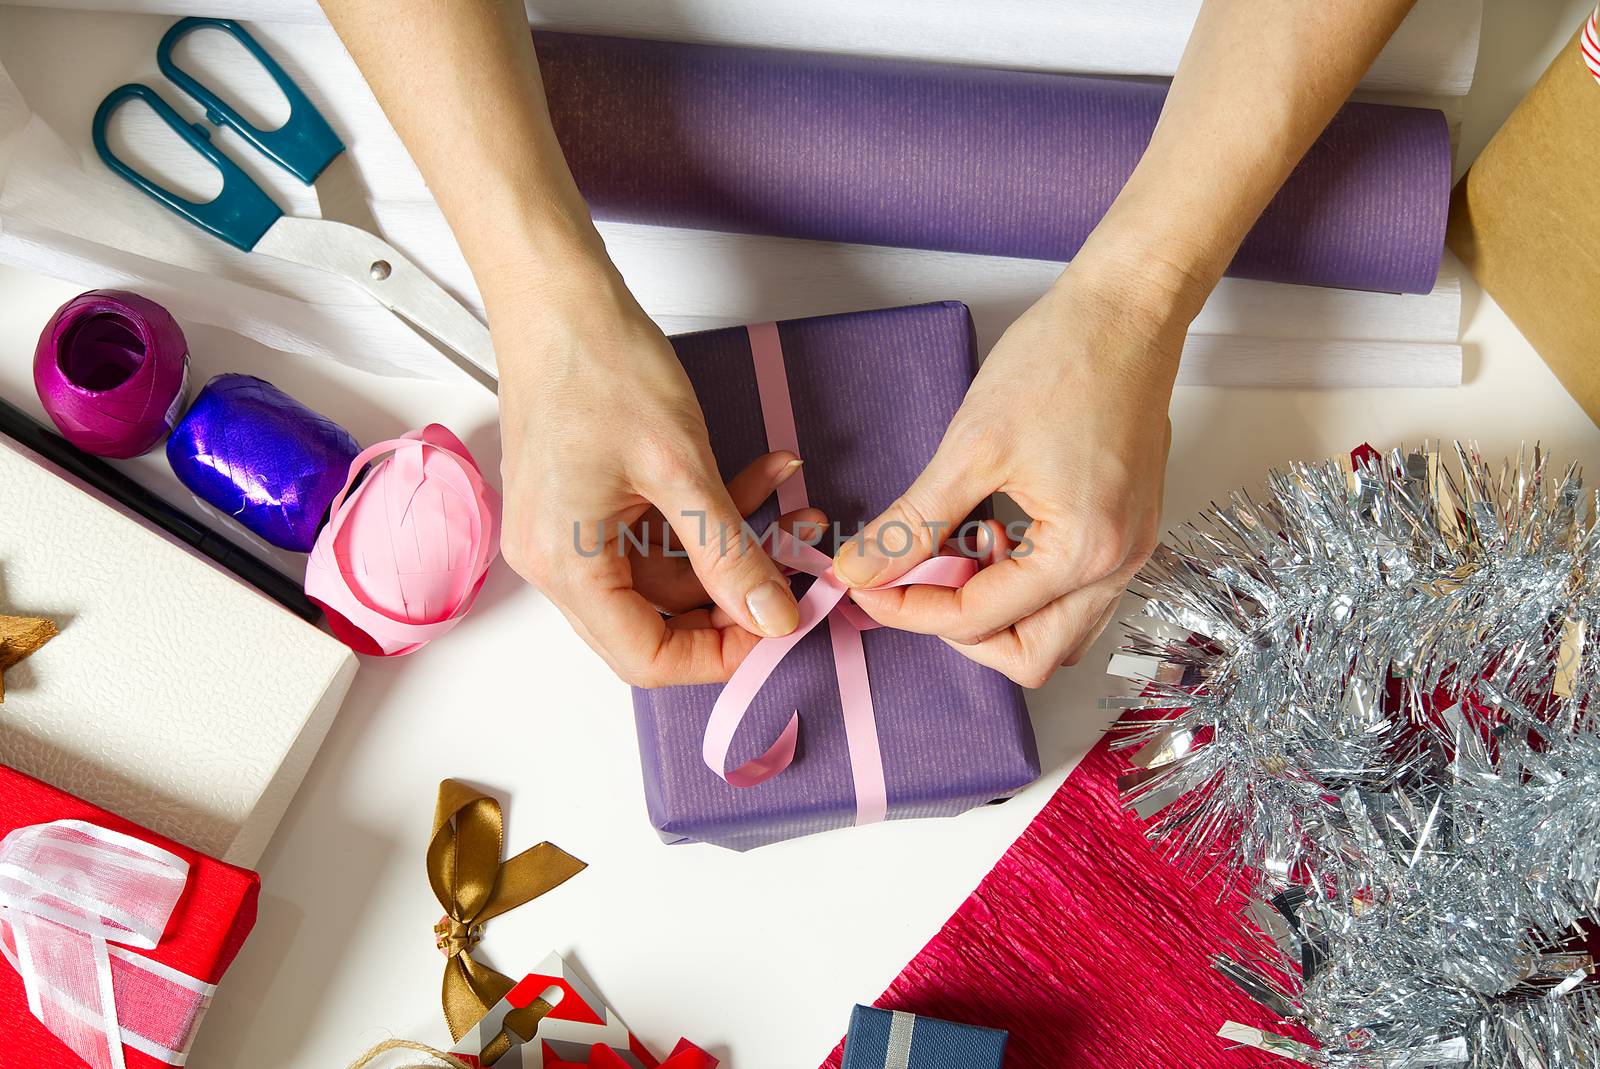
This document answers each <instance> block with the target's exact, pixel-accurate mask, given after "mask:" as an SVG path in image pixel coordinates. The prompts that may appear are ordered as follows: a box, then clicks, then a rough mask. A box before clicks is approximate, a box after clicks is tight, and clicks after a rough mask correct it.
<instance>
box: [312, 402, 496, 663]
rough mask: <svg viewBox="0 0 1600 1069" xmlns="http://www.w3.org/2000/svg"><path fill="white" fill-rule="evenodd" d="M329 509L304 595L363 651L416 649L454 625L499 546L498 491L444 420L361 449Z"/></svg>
mask: <svg viewBox="0 0 1600 1069" xmlns="http://www.w3.org/2000/svg"><path fill="white" fill-rule="evenodd" d="M385 454H388V456H386V457H385ZM380 457H384V459H382V460H379V459H378V458H380ZM374 461H377V463H376V464H375V465H374V466H373V468H372V470H371V471H370V472H369V473H368V474H367V477H366V479H365V481H363V482H362V483H361V485H360V486H359V487H357V488H356V490H355V492H354V493H351V491H350V488H351V486H352V485H353V484H354V483H355V481H356V478H357V476H359V475H360V474H361V472H362V471H363V470H364V469H365V468H366V467H367V465H369V464H372V463H373V462H374ZM329 514H330V517H331V518H330V519H329V521H328V524H327V526H325V527H324V528H323V529H322V532H321V533H320V534H319V535H318V536H317V543H316V545H315V547H313V548H312V550H311V557H310V559H309V561H307V564H306V594H307V596H309V597H310V598H311V599H312V600H313V601H315V602H317V604H319V605H321V606H322V607H323V609H324V610H326V611H327V614H328V623H329V626H330V627H332V629H333V633H334V634H335V635H337V636H338V637H339V638H340V639H341V640H342V641H344V642H345V643H346V644H348V645H349V646H351V647H352V648H354V649H355V650H356V651H357V652H360V653H375V654H382V655H384V656H398V655H401V654H407V653H411V652H413V651H414V650H417V649H419V648H420V647H421V646H423V645H424V644H426V643H427V642H428V641H430V640H431V639H434V638H437V637H438V636H439V635H442V634H444V633H445V632H446V631H448V630H450V629H451V628H452V627H454V626H455V625H456V623H457V622H459V621H460V619H461V617H462V616H464V615H466V612H467V610H468V609H470V608H471V607H472V603H473V602H474V601H475V600H476V599H477V597H478V591H479V590H480V589H481V588H482V587H483V580H484V576H485V575H486V574H487V573H488V570H489V564H490V562H492V561H493V560H494V558H495V556H496V555H497V554H498V553H499V552H500V495H499V494H498V493H496V492H495V491H494V489H493V488H492V487H490V486H489V485H488V484H487V483H485V482H484V480H483V475H482V473H481V472H480V471H479V470H478V465H477V462H476V461H474V460H473V459H472V454H471V453H469V452H468V451H467V447H466V446H464V445H462V444H461V441H460V439H458V438H457V437H456V436H455V435H453V434H451V433H450V431H449V430H447V429H446V428H444V427H441V426H440V425H439V424H437V423H430V424H429V425H428V426H426V427H424V428H422V429H421V430H420V431H412V432H411V433H409V434H407V435H405V436H404V437H403V438H397V439H393V440H391V441H387V442H380V443H378V444H377V445H374V446H372V447H370V448H368V449H366V450H364V451H363V452H362V453H361V454H360V455H359V456H357V457H356V458H355V460H354V461H352V462H351V464H350V475H349V478H348V479H347V480H346V482H345V486H344V489H343V490H341V491H340V492H339V495H338V496H337V497H335V498H334V500H333V505H332V507H331V508H330V510H329Z"/></svg>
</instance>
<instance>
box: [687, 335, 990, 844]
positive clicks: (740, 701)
mask: <svg viewBox="0 0 1600 1069" xmlns="http://www.w3.org/2000/svg"><path fill="white" fill-rule="evenodd" d="M747 329H748V330H749V333H750V353H751V357H752V358H753V359H754V361H755V369H756V388H757V391H758V392H759V393H760V395H761V414H762V418H763V420H764V421H765V423H766V430H767V444H768V447H769V448H771V449H774V450H777V449H788V450H791V451H793V452H795V453H796V454H797V455H798V454H799V435H798V433H797V431H796V429H795V424H794V409H793V407H792V406H791V405H790V402H789V384H788V376H787V374H786V372H785V369H784V364H783V349H782V346H781V345H780V343H779V340H778V328H777V325H776V324H773V323H762V324H756V325H753V326H751V327H748V328H747ZM801 478H802V476H801V475H800V473H798V472H797V473H795V475H794V476H793V477H792V478H791V479H790V480H789V481H788V482H787V483H785V484H784V485H783V486H780V487H779V488H778V503H779V507H780V508H781V509H782V510H783V511H784V512H785V513H789V512H793V511H795V510H796V509H801V508H805V507H807V505H808V499H807V497H806V493H805V484H804V482H802V481H801ZM797 485H798V490H796V489H795V487H796V486H797ZM786 491H787V493H786ZM763 545H764V546H765V547H766V549H767V550H768V552H769V553H770V554H771V555H772V559H773V560H774V561H776V562H777V563H778V564H779V565H781V566H783V567H784V568H786V569H787V570H789V571H790V572H791V573H793V572H805V573H807V574H809V575H813V576H816V582H814V583H812V584H811V589H810V590H808V591H806V593H805V596H804V597H802V598H801V599H800V625H799V626H798V627H796V628H795V629H794V631H793V632H792V633H790V634H788V635H785V636H783V637H782V638H765V639H762V640H761V641H760V642H759V643H757V644H756V648H755V649H754V650H752V651H751V652H750V655H749V656H748V657H746V658H745V659H744V663H743V664H741V665H740V666H739V668H738V669H737V670H736V671H735V672H734V673H733V677H732V678H731V679H729V680H728V683H727V686H725V687H723V688H722V693H721V694H720V695H718V697H717V700H716V703H715V704H714V705H713V706H712V707H711V718H710V719H709V720H708V721H707V722H706V731H705V739H704V743H703V746H702V749H701V756H702V757H703V758H704V759H705V762H706V765H707V766H708V767H710V769H711V771H713V772H715V773H716V774H717V775H718V776H720V777H722V779H723V780H725V781H726V782H727V783H728V784H730V785H731V786H734V787H754V786H756V785H757V784H759V783H765V782H766V781H767V780H769V779H771V778H772V777H774V776H776V775H778V773H780V772H782V771H783V770H784V769H786V768H788V767H789V765H790V764H792V763H793V762H794V757H795V748H796V745H797V743H798V742H799V738H800V713H799V711H798V710H796V711H795V713H794V714H793V715H791V716H790V717H789V722H788V723H787V724H786V725H785V726H784V729H783V731H782V733H781V734H780V735H779V736H778V739H777V741H776V742H774V743H773V744H772V745H771V746H770V747H768V749H767V750H766V752H765V753H763V754H761V756H759V757H756V758H754V759H752V760H750V761H747V762H745V763H744V764H742V765H740V766H739V767H738V768H734V769H729V768H728V767H727V764H728V752H729V750H730V749H732V747H733V737H734V735H735V734H736V733H737V732H738V730H739V725H740V724H742V723H743V722H744V718H745V716H746V715H747V714H748V713H749V711H750V705H751V703H752V702H754V701H755V697H756V695H757V694H759V693H760V692H761V688H762V687H763V686H764V685H765V684H766V682H767V679H768V678H769V677H770V676H771V675H772V672H773V670H774V669H776V668H777V667H778V665H779V664H781V663H782V662H783V659H784V658H785V657H787V656H788V655H789V651H790V650H792V649H794V648H795V646H797V645H799V643H800V641H801V640H802V639H803V638H805V637H806V636H807V635H808V634H810V633H811V632H812V631H813V630H814V629H815V628H816V627H817V626H818V625H819V624H821V623H822V622H823V621H824V620H826V621H828V633H829V635H830V637H831V638H832V640H833V668H834V674H835V677H836V678H837V680H838V684H839V703H840V707H841V708H842V710H843V713H844V728H845V742H846V746H847V748H848V749H849V753H850V771H851V775H852V777H853V779H854V781H855V791H856V823H857V824H873V823H876V822H877V821H880V820H883V819H884V818H885V817H887V816H888V811H889V792H888V784H887V782H886V781H885V779H884V773H883V754H882V752H881V750H880V748H879V746H878V723H877V714H876V713H875V711H874V710H873V706H872V687H871V685H870V682H869V680H868V677H867V655H866V650H865V648H864V647H863V645H862V642H861V632H863V631H868V630H871V629H872V628H875V627H878V626H880V625H879V624H878V622H877V621H876V620H874V619H872V617H870V616H868V615H867V614H866V613H865V612H863V611H862V610H861V608H860V607H859V606H858V605H856V604H855V603H854V602H852V601H851V600H850V588H849V587H847V586H845V585H844V583H843V582H842V581H841V580H840V579H839V577H838V576H837V575H835V574H834V571H833V561H832V560H831V559H829V558H828V557H827V556H826V555H825V554H823V553H821V552H820V551H818V550H817V549H816V548H815V547H813V546H809V545H807V544H805V543H804V542H802V541H800V540H799V539H797V538H795V537H794V536H793V535H791V534H789V533H788V532H787V531H780V530H777V529H774V530H773V531H771V532H770V533H769V534H768V536H767V537H766V538H765V539H763ZM977 570H978V564H977V562H976V561H974V560H971V559H970V558H967V557H956V556H944V557H934V558H933V559H931V560H926V561H923V562H922V563H921V564H919V565H917V566H916V567H914V568H912V569H911V570H910V571H908V572H906V574H904V575H902V576H901V577H900V578H898V579H896V580H894V581H893V582H890V583H886V584H884V586H885V587H898V586H909V585H911V584H913V583H923V584H927V585H930V586H944V587H959V586H961V585H962V584H964V583H965V582H966V581H967V580H969V579H971V578H972V577H973V575H975V574H976V573H977Z"/></svg>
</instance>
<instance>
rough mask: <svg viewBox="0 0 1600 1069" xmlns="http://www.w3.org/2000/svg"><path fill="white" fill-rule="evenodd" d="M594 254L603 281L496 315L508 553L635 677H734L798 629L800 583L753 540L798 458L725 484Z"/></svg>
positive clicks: (761, 462) (642, 324)
mask: <svg viewBox="0 0 1600 1069" xmlns="http://www.w3.org/2000/svg"><path fill="white" fill-rule="evenodd" d="M590 263H591V264H593V268H592V270H590V271H588V272H587V275H589V276H591V277H590V278H589V279H588V280H569V282H568V284H566V285H564V286H562V287H560V288H559V289H555V290H552V288H551V287H548V286H547V287H545V288H544V290H543V299H542V300H535V301H531V302H521V303H513V302H510V301H503V302H501V303H500V304H499V305H498V306H497V307H491V310H490V322H491V323H492V324H493V325H494V335H495V349H496V354H497V359H498V361H499V364H500V369H501V391H500V421H501V436H502V441H503V445H504V458H503V460H502V462H501V472H502V476H503V478H504V482H505V503H506V504H505V529H504V537H503V540H502V543H503V551H504V554H505V557H506V560H507V561H508V562H509V563H510V564H511V566H512V567H513V568H514V569H516V571H517V572H519V573H520V574H521V575H522V576H523V577H524V578H526V579H528V580H529V581H530V582H532V583H533V584H534V585H536V586H537V587H539V588H540V589H541V590H542V591H543V592H544V593H545V594H546V596H548V597H549V598H550V600H551V601H552V602H553V603H554V604H555V605H556V606H557V608H559V609H560V610H561V612H562V613H563V614H564V615H565V616H566V617H567V619H568V620H569V621H570V622H571V623H572V626H573V627H574V628H575V629H576V630H577V632H578V633H579V635H581V636H582V637H583V639H584V640H585V641H586V642H588V643H589V645H590V646H592V647H593V648H594V649H595V650H596V651H597V652H598V653H599V654H600V655H601V656H602V657H604V658H605V660H606V662H607V663H608V664H609V665H610V666H611V667H612V669H613V670H614V671H615V672H616V673H617V674H618V675H619V676H621V677H622V678H623V679H625V680H627V681H628V682H630V683H633V684H636V685H640V686H663V685H667V684H678V683H705V682H712V681H717V680H724V679H726V678H728V676H729V674H731V672H732V671H733V669H734V668H735V667H737V666H738V664H739V662H740V661H741V660H742V659H743V658H744V656H745V654H746V653H748V652H749V651H750V649H751V648H752V647H753V646H754V645H755V643H756V642H757V641H758V640H759V638H760V637H761V636H763V635H785V634H788V633H789V632H791V631H793V630H794V628H795V626H796V624H797V623H798V622H799V613H798V610H797V608H796V605H795V600H794V596H793V594H792V593H791V592H790V590H789V584H788V582H787V581H786V580H784V578H783V576H782V574H781V573H780V572H779V570H778V568H777V566H776V565H775V564H773V562H772V561H771V559H770V558H769V557H768V556H767V555H766V553H765V552H764V551H763V550H762V549H761V548H760V547H759V546H758V545H756V544H755V543H754V540H753V539H752V538H749V537H741V534H742V533H743V532H744V528H743V527H742V521H743V517H744V516H745V515H747V514H748V513H750V512H752V511H754V510H755V509H756V508H757V507H758V506H759V505H760V504H761V502H763V501H764V500H766V498H767V497H768V496H769V495H770V494H771V493H772V491H773V490H774V489H775V488H776V487H777V485H778V484H779V483H780V482H782V481H783V480H784V479H786V478H788V477H789V476H790V475H793V474H794V472H795V470H796V469H798V467H799V458H798V457H795V456H793V455H792V454H787V453H770V454H767V455H766V456H764V457H761V458H759V459H757V460H756V461H755V462H754V463H752V464H751V465H750V467H748V468H747V469H745V471H744V472H742V473H741V474H740V475H738V476H737V477H735V478H734V480H733V481H732V482H731V483H729V484H728V485H727V486H724V485H723V483H722V480H721V478H720V477H719V476H718V474H717V467H716V462H715V461H714V460H713V458H712V454H711V447H710V444H709V442H708V440H707V437H706V425H705V419H704V417H703V416H702V415H701V412H700V406H699V403H698V402H697V401H696V399H695V396H694V392H693V390H692V389H691V388H690V386H689V380H688V378H687V377H686V376H685V375H684V373H683V368H682V367H681V366H680V365H679V363H678V358H677V356H676V355H675V354H674V352H673V350H672V347H671V345H670V344H668V342H667V340H666V338H665V337H663V336H662V334H661V331H660V330H658V329H657V328H656V326H655V325H654V324H653V323H652V322H651V321H650V320H649V319H648V318H647V317H646V316H645V314H644V313H643V312H642V311H641V310H640V309H639V307H638V305H637V304H636V303H635V302H634V300H633V298H632V296H631V295H629V294H628V292H627V290H626V288H625V287H624V286H623V284H622V282H621V279H620V278H617V277H616V276H615V274H614V271H612V270H611V269H610V267H609V264H602V263H601V262H600V261H599V260H598V259H595V260H591V261H590ZM525 292H526V291H525ZM820 521H821V514H820V513H817V512H815V510H807V511H805V512H803V513H797V514H794V515H792V516H789V517H785V522H787V523H790V524H793V523H796V522H803V523H809V524H817V523H820ZM669 528H670V533H669ZM625 532H626V536H625ZM640 543H643V544H644V545H646V546H647V547H648V548H646V549H644V550H640V549H639V548H638V547H639V544H640ZM712 602H714V603H715V607H714V608H710V609H707V608H702V606H706V605H708V604H710V603H712ZM662 612H667V613H673V614H679V615H675V616H673V618H672V619H670V620H664V619H663V618H662V615H661V614H662Z"/></svg>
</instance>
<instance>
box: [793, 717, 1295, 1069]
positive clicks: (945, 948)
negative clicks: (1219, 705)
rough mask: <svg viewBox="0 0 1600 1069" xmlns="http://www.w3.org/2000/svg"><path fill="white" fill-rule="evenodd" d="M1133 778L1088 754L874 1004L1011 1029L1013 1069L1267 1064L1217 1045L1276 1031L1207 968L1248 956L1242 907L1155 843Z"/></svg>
mask: <svg viewBox="0 0 1600 1069" xmlns="http://www.w3.org/2000/svg"><path fill="white" fill-rule="evenodd" d="M1126 767H1127V762H1126V760H1125V759H1124V757H1123V756H1122V755H1121V754H1114V753H1112V752H1111V750H1110V749H1109V746H1108V744H1107V743H1106V742H1104V741H1102V742H1101V743H1100V744H1099V745H1098V746H1096V747H1095V748H1094V749H1093V750H1092V751H1090V753H1089V755H1088V756H1087V757H1085V758H1084V759H1083V763H1082V764H1080V765H1079V766H1078V768H1077V769H1076V770H1075V771H1074V772H1073V773H1072V775H1070V776H1068V777H1067V781H1066V782H1065V783H1064V784H1062V786H1061V788H1060V789H1059V790H1057V791H1056V793H1055V796H1054V797H1053V798H1051V799H1050V801H1049V803H1047V804H1046V805H1045V807H1044V809H1043V811H1041V812H1040V814H1039V816H1038V817H1037V818H1036V819H1035V820H1034V822H1033V823H1032V824H1031V825H1029V826H1028V829H1027V830H1026V831H1025V832H1023V834H1022V837H1021V838H1019V839H1018V840H1017V841H1016V842H1015V843H1014V844H1013V845H1012V846H1011V848H1010V849H1009V850H1007V851H1006V853H1005V855H1004V856H1003V857H1002V858H1001V859H1000V861H999V863H998V864H997V865H996V866H995V867H994V869H993V871H991V872H990V873H989V875H988V876H986V877H984V880H983V882H982V883H981V884H979V885H978V889H977V890H976V891H974V892H973V893H972V895H971V896H970V897H969V898H968V899H967V901H966V902H965V903H963V904H962V906H961V908H960V909H958V910H957V911H956V913H955V915H954V916H952V917H951V918H950V920H949V921H947V922H946V923H945V926H944V928H943V929H942V930H941V931H940V932H939V934H938V935H936V936H934V937H933V939H932V941H930V942H929V943H928V945H927V946H925V947H923V949H922V951H921V952H920V953H919V954H918V955H917V956H916V957H915V958H914V959H912V961H911V963H910V964H909V965H907V966H906V967H905V969H904V971H902V972H901V974H900V976H899V978H898V979H896V980H895V981H894V983H893V984H891V985H890V986H889V990H888V991H886V992H884V994H883V997H881V998H880V999H879V1000H878V1001H877V1003H876V1005H878V1006H880V1007H883V1008H886V1009H894V1010H906V1011H909V1012H911V1013H918V1014H927V1015H929V1016H932V1017H942V1018H944V1019H945V1020H950V1021H959V1022H963V1023H967V1024H975V1025H983V1026H985V1027H988V1028H1001V1029H1005V1030H1006V1031H1008V1032H1010V1033H1011V1038H1010V1042H1009V1044H1008V1045H1007V1047H1006V1060H1005V1065H1006V1069H1061V1067H1062V1066H1072V1067H1073V1069H1130V1067H1133V1066H1137V1067H1138V1069H1168V1067H1170V1069H1245V1067H1252V1069H1253V1067H1257V1066H1259V1065H1261V1060H1262V1058H1263V1055H1262V1054H1261V1052H1260V1051H1248V1050H1230V1049H1228V1044H1227V1043H1226V1042H1224V1041H1223V1040H1220V1039H1218V1038H1217V1037H1216V1033H1217V1029H1218V1028H1219V1027H1221V1026H1222V1024H1223V1023H1224V1022H1226V1021H1230V1020H1231V1021H1238V1022H1241V1023H1244V1024H1251V1025H1256V1026H1258V1027H1268V1026H1270V1025H1272V1024H1274V1023H1275V1022H1274V1021H1273V1019H1272V1017H1271V1015H1270V1014H1268V1013H1267V1012H1266V1011H1265V1010H1263V1009H1262V1008H1261V1007H1260V1006H1258V1005H1256V1004H1255V1003H1254V1002H1252V1001H1250V1000H1249V999H1248V998H1246V997H1245V996H1244V995H1243V994H1242V993H1240V992H1239V991H1238V990H1237V989H1236V988H1234V987H1233V986H1232V985H1231V984H1230V983H1228V981H1226V980H1225V979H1223V978H1222V977H1221V976H1219V975H1217V974H1216V973H1215V972H1213V971H1212V970H1211V968H1210V958H1211V955H1212V954H1214V953H1216V952H1218V951H1223V950H1230V949H1233V950H1235V951H1237V947H1238V945H1239V943H1240V941H1241V935H1242V932H1243V931H1244V928H1243V922H1242V920H1241V917H1240V912H1241V910H1242V909H1243V906H1244V900H1243V898H1242V896H1241V895H1240V894H1239V893H1238V892H1237V889H1235V888H1232V887H1229V886H1228V885H1226V884H1225V883H1224V882H1223V880H1222V879H1221V878H1220V877H1218V876H1215V875H1211V876H1205V877H1201V876H1200V875H1198V874H1195V873H1192V872H1189V871H1187V870H1185V869H1183V868H1180V867H1179V866H1178V865H1177V864H1175V863H1174V861H1173V860H1172V859H1169V858H1167V857H1164V856H1163V855H1161V854H1160V853H1158V852H1157V851H1156V849H1155V847H1153V846H1152V845H1151V844H1150V843H1149V842H1148V841H1147V840H1146V839H1145V835H1144V833H1145V826H1144V824H1143V822H1142V821H1140V820H1139V819H1138V817H1136V816H1135V815H1134V814H1132V813H1130V812H1128V811H1126V810H1124V809H1123V808H1122V807H1121V805H1120V804H1119V801H1118V798H1117V786H1116V776H1117V774H1118V773H1120V772H1123V771H1125V770H1126ZM1276 1030H1277V1031H1280V1032H1281V1031H1283V1028H1282V1027H1281V1026H1279V1027H1278V1028H1277V1029H1276ZM843 1053H844V1048H843V1044H842V1043H841V1044H840V1046H839V1047H836V1048H835V1049H834V1052H833V1054H832V1055H831V1056H830V1057H829V1058H828V1060H827V1061H826V1062H824V1063H823V1065H824V1069H838V1067H839V1065H840V1061H841V1059H842V1057H843Z"/></svg>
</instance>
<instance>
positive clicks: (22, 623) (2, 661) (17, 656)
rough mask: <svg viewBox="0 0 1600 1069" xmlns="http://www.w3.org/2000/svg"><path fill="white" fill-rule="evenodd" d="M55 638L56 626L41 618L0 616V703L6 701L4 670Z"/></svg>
mask: <svg viewBox="0 0 1600 1069" xmlns="http://www.w3.org/2000/svg"><path fill="white" fill-rule="evenodd" d="M55 637H56V625H55V624H53V623H51V622H50V621H49V620H46V619H44V618H43V617H40V616H5V615H0V703H3V702H4V701H5V700H6V677H5V671H6V669H7V668H10V667H11V666H12V665H14V664H16V663H17V662H18V661H20V660H22V659H23V658H24V657H26V656H28V654H30V653H32V652H33V651H34V650H36V649H38V648H39V647H40V646H43V645H44V644H45V643H46V642H49V641H50V640H51V639H53V638H55Z"/></svg>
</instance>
